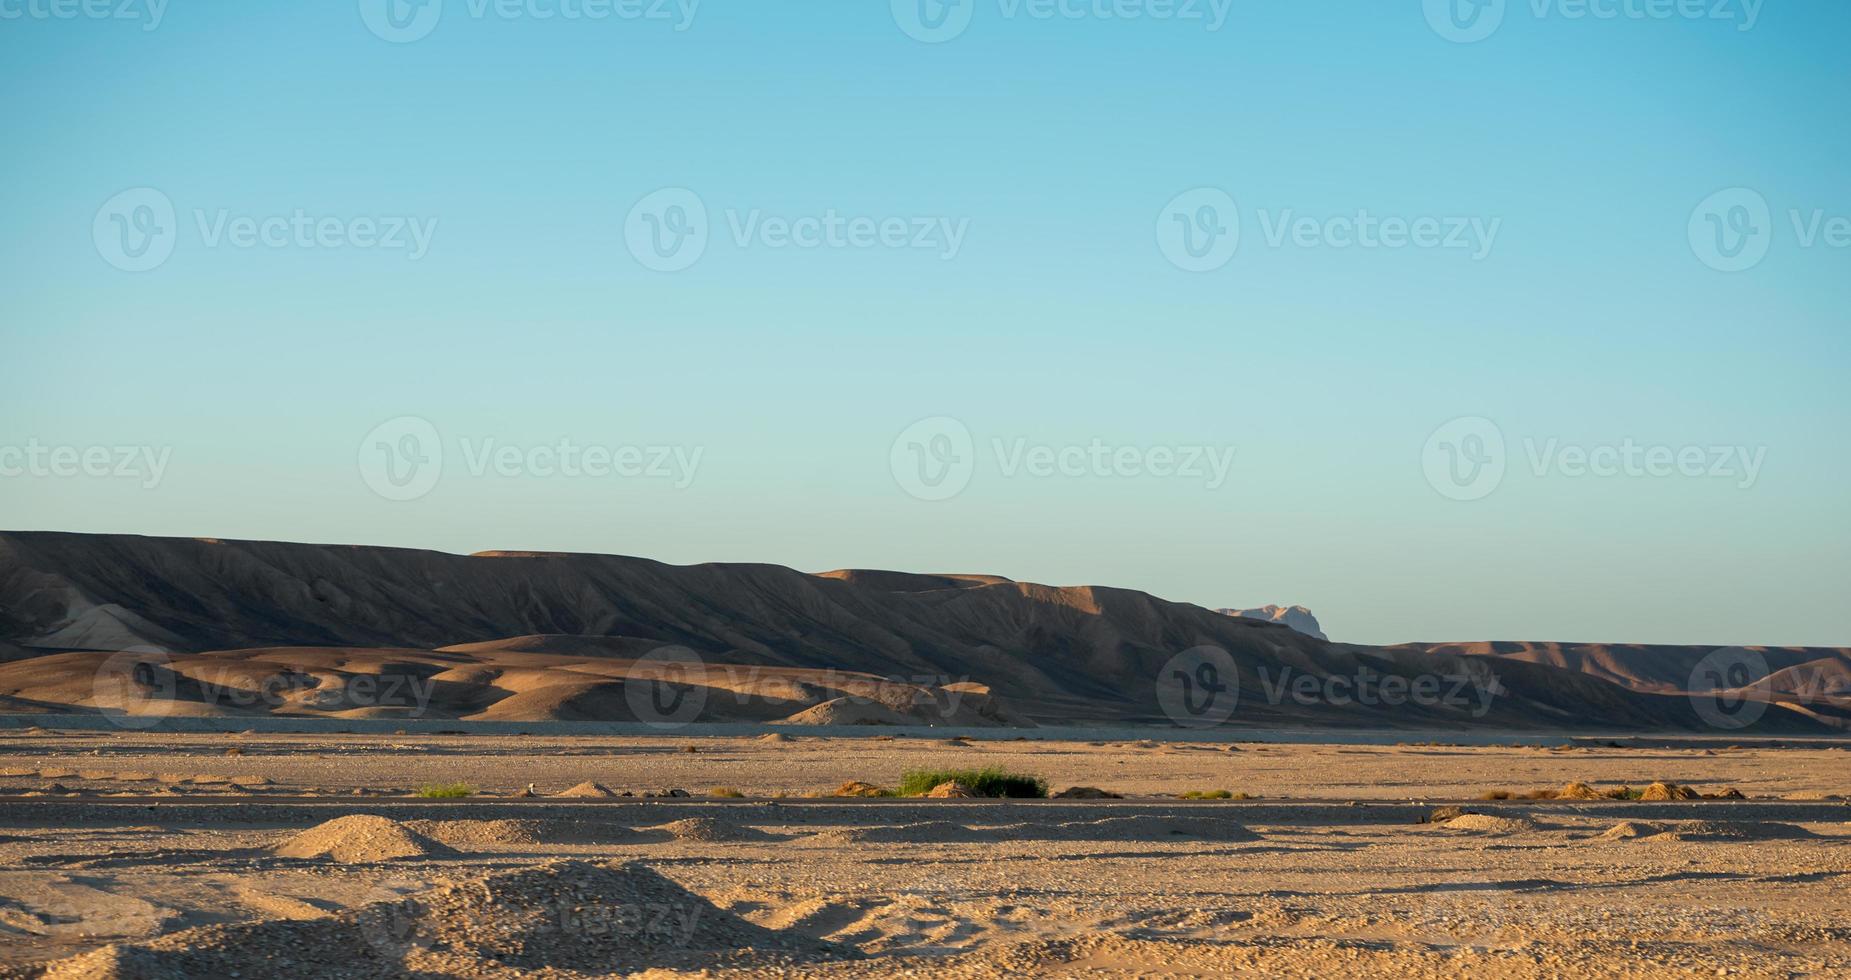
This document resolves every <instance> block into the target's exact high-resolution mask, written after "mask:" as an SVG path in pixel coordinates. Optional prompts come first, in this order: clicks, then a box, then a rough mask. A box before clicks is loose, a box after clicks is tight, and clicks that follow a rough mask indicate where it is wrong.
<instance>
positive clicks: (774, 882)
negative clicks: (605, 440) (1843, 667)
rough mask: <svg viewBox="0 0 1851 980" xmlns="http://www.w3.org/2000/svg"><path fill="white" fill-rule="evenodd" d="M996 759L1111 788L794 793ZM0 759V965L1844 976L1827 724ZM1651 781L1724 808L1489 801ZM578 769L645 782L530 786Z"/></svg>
mask: <svg viewBox="0 0 1851 980" xmlns="http://www.w3.org/2000/svg"><path fill="white" fill-rule="evenodd" d="M689 748H693V749H696V750H697V751H692V752H690V751H687V749H689ZM232 749H235V750H236V752H237V754H233V755H227V754H226V753H227V751H228V750H232ZM992 764H993V765H1000V766H1004V767H1007V768H1011V769H1017V770H1023V771H1027V772H1032V773H1035V774H1037V775H1040V776H1043V777H1045V778H1046V779H1048V780H1049V782H1050V783H1051V784H1052V785H1053V786H1054V787H1055V788H1056V789H1059V788H1062V787H1065V786H1069V785H1075V784H1081V785H1089V786H1098V787H1104V788H1106V789H1109V790H1113V791H1116V792H1119V793H1122V794H1126V798H1124V799H1119V800H1087V801H1078V800H1050V801H965V800H930V801H918V800H840V799H826V798H804V797H803V796H802V795H801V794H803V793H806V792H815V791H819V790H823V789H826V788H829V787H833V786H835V785H837V784H839V783H841V782H843V781H845V780H851V779H859V780H866V781H868V782H872V783H876V784H889V785H891V784H892V783H894V782H895V781H896V780H897V779H898V777H899V775H900V773H901V772H902V771H903V770H906V769H909V768H916V767H939V766H957V767H968V766H972V765H992ZM0 773H3V774H4V775H0V976H10V975H20V976H40V975H44V976H49V977H166V976H174V977H180V976H202V975H215V976H217V975H243V976H263V975H277V976H326V977H340V976H495V977H512V976H523V975H540V976H549V975H550V976H597V975H610V974H614V973H615V974H623V973H636V972H641V971H645V970H650V969H655V970H657V971H659V972H657V973H656V974H655V975H662V976H670V975H684V974H691V973H697V972H699V971H702V970H712V971H715V972H719V973H725V974H728V975H746V976H751V975H764V976H840V977H861V976H901V975H908V974H909V973H910V974H913V975H946V976H965V975H968V976H1015V975H1065V974H1087V975H1097V974H1103V975H1124V976H1147V975H1176V976H1204V975H1225V974H1243V973H1250V974H1260V975H1267V976H1304V977H1311V976H1318V977H1329V976H1382V975H1395V976H1433V977H1438V976H1442V975H1444V976H1449V977H1452V976H1458V975H1461V974H1464V973H1469V974H1470V975H1473V976H1484V977H1501V976H1510V977H1531V976H1642V977H1643V976H1652V977H1664V976H1686V975H1688V976H1698V975H1701V976H1719V975H1721V976H1743V977H1792V976H1821V977H1824V976H1846V975H1851V890H1848V889H1847V888H1846V882H1847V877H1846V876H1847V875H1851V805H1847V804H1846V803H1844V802H1842V801H1840V800H1838V799H1835V798H1834V797H1836V796H1838V795H1840V794H1845V795H1851V752H1848V751H1845V750H1843V749H1841V748H1836V747H1806V748H1773V747H1738V748H1731V747H1729V746H1728V745H1726V744H1695V745H1677V746H1672V747H1650V746H1648V745H1639V746H1633V747H1625V748H1608V747H1605V746H1604V745H1595V746H1577V747H1573V748H1569V749H1540V748H1525V747H1511V748H1449V747H1443V746H1358V745H1289V746H1288V745H1257V744H1251V743H1249V744H1241V745H1237V746H1236V747H1235V749H1234V750H1232V751H1230V750H1228V749H1227V747H1226V746H1222V745H1205V744H1204V745H1192V744H1188V743H1176V744H1162V743H1148V744H1146V743H1135V742H1133V743H1127V742H1111V743H1102V744H1091V743H1085V742H1015V741H1007V740H997V741H987V742H977V743H975V744H972V745H953V744H945V743H944V742H943V741H942V740H933V739H894V740H891V741H884V740H872V739H867V738H858V739H840V738H828V737H805V738H797V739H795V740H760V739H756V738H728V739H674V738H654V739H588V738H538V737H536V738H519V737H471V736H406V737H401V738H393V737H386V738H379V737H355V736H258V735H250V736H238V735H217V736H207V735H175V734H163V735H146V734H120V735H102V734H56V733H45V732H39V733H25V734H17V733H15V734H9V735H6V736H5V737H4V738H3V739H0ZM1654 780H1669V781H1674V782H1678V783H1683V784H1689V785H1694V786H1695V787H1697V788H1698V789H1701V790H1705V791H1715V790H1720V789H1722V788H1723V787H1735V788H1737V789H1739V790H1740V791H1741V792H1742V793H1743V794H1744V795H1745V796H1747V797H1748V799H1746V800H1742V801H1688V802H1665V803H1651V802H1624V801H1611V800H1602V801H1585V802H1566V801H1563V802H1555V801H1549V802H1509V801H1500V802H1484V801H1480V800H1479V799H1478V797H1479V796H1480V795H1482V794H1483V793H1484V792H1485V791H1487V790H1491V789H1507V790H1513V791H1522V790H1528V789H1536V788H1542V787H1555V786H1560V785H1562V784H1564V783H1567V782H1570V781H1582V782H1587V783H1592V784H1595V785H1596V786H1602V787H1605V786H1610V785H1616V784H1621V783H1626V784H1630V785H1633V786H1643V785H1645V784H1647V783H1650V782H1652V781H1654ZM458 781H461V782H467V783H469V784H471V785H472V786H473V787H475V788H476V790H477V794H476V795H475V796H472V797H470V798H467V799H459V800H423V799H413V798H409V796H408V794H409V793H410V792H411V790H412V789H413V788H414V787H417V786H420V785H422V784H426V783H439V782H441V783H448V782H458ZM586 781H593V782H597V783H599V784H602V785H603V786H606V787H609V789H610V790H611V791H612V792H613V793H619V794H621V793H626V792H627V793H631V794H634V795H632V796H630V797H627V798H626V797H623V796H614V797H610V798H547V796H546V794H551V793H556V792H559V791H561V790H564V789H566V788H567V787H570V786H573V785H576V784H580V783H583V782H586ZM529 783H532V784H535V788H536V790H537V791H538V792H539V793H540V794H543V795H542V796H541V797H538V798H531V799H523V798H518V797H515V796H514V795H513V794H514V793H516V792H518V791H520V790H521V789H523V788H524V787H526V786H527V784H529ZM715 787H729V788H733V789H737V790H738V791H740V792H742V793H744V794H746V796H747V798H745V799H730V798H726V799H723V798H716V797H714V796H712V795H710V794H711V790H712V789H713V788H715ZM671 789H680V790H684V791H687V792H688V793H690V794H691V795H690V796H689V797H687V798H646V797H645V794H659V793H663V792H666V791H668V790H671ZM1220 789H1225V790H1230V791H1237V792H1244V793H1248V794H1251V795H1252V796H1254V797H1257V799H1253V800H1245V801H1214V802H1182V801H1178V800H1175V799H1174V798H1173V796H1174V794H1176V793H1180V792H1183V791H1186V790H1205V791H1206V790H1220ZM774 794H787V796H786V797H785V798H783V799H769V798H768V797H771V796H773V795H774ZM1447 801H1453V802H1464V803H1465V805H1466V807H1467V808H1468V809H1471V810H1475V811H1478V814H1477V815H1474V816H1468V817H1462V818H1460V819H1457V820H1453V821H1450V822H1445V823H1420V822H1418V821H1420V820H1421V819H1422V818H1423V817H1425V816H1426V815H1428V814H1429V812H1430V811H1431V810H1432V809H1433V806H1434V805H1435V804H1438V803H1443V802H1447ZM341 818H346V819H344V820H342V822H341V823H339V824H336V825H334V826H333V827H320V826H319V825H322V824H323V823H324V822H326V821H330V820H337V819H341ZM1616 828H1618V829H1617V830H1616Z"/></svg>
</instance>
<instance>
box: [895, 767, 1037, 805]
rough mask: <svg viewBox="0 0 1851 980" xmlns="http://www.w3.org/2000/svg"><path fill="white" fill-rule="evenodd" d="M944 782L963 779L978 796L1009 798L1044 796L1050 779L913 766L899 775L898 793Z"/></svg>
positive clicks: (916, 791)
mask: <svg viewBox="0 0 1851 980" xmlns="http://www.w3.org/2000/svg"><path fill="white" fill-rule="evenodd" d="M942 783H961V784H963V785H965V786H967V787H969V788H970V789H971V791H972V792H974V793H976V794H977V795H978V796H988V797H993V798H1008V799H1045V798H1046V797H1047V795H1048V782H1047V780H1045V779H1040V778H1037V777H1035V776H1027V775H1023V774H1021V773H1013V772H1007V771H1005V770H1002V769H998V768H995V767H985V768H983V769H911V770H908V771H907V772H906V773H904V774H902V775H901V776H900V789H899V795H901V796H924V795H926V794H927V793H929V792H931V791H932V789H933V787H935V786H938V785H940V784H942Z"/></svg>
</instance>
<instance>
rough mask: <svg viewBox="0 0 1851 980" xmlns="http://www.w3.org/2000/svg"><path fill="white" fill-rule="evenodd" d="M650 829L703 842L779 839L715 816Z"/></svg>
mask: <svg viewBox="0 0 1851 980" xmlns="http://www.w3.org/2000/svg"><path fill="white" fill-rule="evenodd" d="M648 829H649V830H660V831H666V832H667V833H668V834H670V835H671V836H673V837H674V838H675V839H676V840H680V841H694V842H696V843H702V844H711V843H728V842H734V841H764V840H777V839H778V838H775V837H773V836H772V835H770V834H767V833H765V832H764V831H762V830H759V829H758V828H757V827H747V826H743V825H741V824H736V823H733V822H732V821H730V820H717V819H715V818H713V817H689V818H687V819H685V820H676V821H673V822H671V823H665V824H663V825H661V826H660V827H650V828H648Z"/></svg>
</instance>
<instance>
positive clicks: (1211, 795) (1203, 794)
mask: <svg viewBox="0 0 1851 980" xmlns="http://www.w3.org/2000/svg"><path fill="white" fill-rule="evenodd" d="M1177 799H1179V800H1251V799H1253V797H1252V796H1251V795H1250V794H1247V793H1234V792H1229V791H1228V790H1225V789H1192V790H1190V791H1189V792H1187V793H1183V794H1181V795H1179V796H1178V797H1177Z"/></svg>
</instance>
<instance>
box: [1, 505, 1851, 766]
mask: <svg viewBox="0 0 1851 980" xmlns="http://www.w3.org/2000/svg"><path fill="white" fill-rule="evenodd" d="M0 643H4V644H9V645H12V646H14V647H18V648H20V655H19V656H17V657H16V658H15V659H12V660H10V661H7V662H0V710H11V711H35V710H38V711H43V710H83V711H111V710H122V709H121V708H120V707H119V705H118V704H116V703H112V699H113V700H114V701H122V700H124V699H126V700H128V701H133V700H134V698H135V697H136V696H139V695H145V694H146V693H147V692H149V691H155V692H160V693H161V695H162V696H163V697H164V698H165V699H166V703H169V704H172V705H175V706H174V707H172V708H171V709H168V710H173V711H177V712H180V713H192V714H206V715H212V714H238V713H260V712H273V713H284V714H330V715H346V716H352V715H381V714H385V715H392V714H414V713H415V714H418V715H420V716H425V717H454V718H482V719H505V720H542V719H548V718H557V719H582V720H612V721H625V720H644V721H648V720H651V719H652V718H657V717H664V716H671V715H672V716H673V717H674V718H675V719H676V720H703V721H715V720H751V721H775V720H782V719H787V718H788V719H791V720H792V721H793V722H795V723H804V722H809V723H844V722H855V721H859V722H863V723H882V722H885V723H892V722H893V721H894V720H895V718H894V716H896V715H897V716H898V717H899V718H900V719H901V720H907V721H912V722H915V723H936V724H956V725H965V724H1019V723H1028V722H1039V723H1075V722H1115V723H1150V724H1170V723H1171V722H1172V721H1173V720H1176V712H1175V709H1174V705H1173V703H1168V710H1166V702H1165V701H1163V700H1162V699H1161V698H1160V691H1159V685H1160V682H1162V681H1164V680H1165V679H1166V677H1176V678H1178V679H1179V680H1180V681H1181V682H1182V683H1183V684H1184V685H1189V684H1192V683H1194V682H1196V681H1198V680H1200V681H1202V682H1203V683H1204V684H1205V685H1214V686H1216V687H1217V688H1219V689H1222V690H1225V691H1226V692H1227V693H1228V697H1229V698H1230V701H1228V702H1222V703H1223V704H1232V703H1234V702H1233V701H1232V699H1233V698H1235V697H1237V699H1238V700H1237V707H1235V708H1234V709H1233V710H1232V711H1231V712H1230V713H1229V716H1228V719H1227V720H1228V722H1229V723H1234V724H1245V725H1335V726H1344V727H1410V728H1453V727H1459V728H1462V727H1469V726H1474V725H1485V726H1502V727H1521V728H1533V727H1547V728H1558V727H1569V728H1598V729H1609V730H1612V729H1623V728H1651V729H1681V730H1702V729H1703V728H1704V725H1705V722H1704V719H1703V717H1702V716H1701V715H1700V714H1698V713H1697V712H1696V711H1695V710H1694V709H1693V705H1692V701H1691V699H1690V698H1687V697H1684V696H1682V694H1681V692H1679V691H1677V690H1674V689H1670V688H1664V689H1644V688H1641V687H1636V686H1629V685H1627V684H1623V683H1616V682H1615V679H1614V678H1612V677H1607V676H1602V675H1600V674H1598V673H1596V672H1595V671H1593V670H1591V669H1586V668H1584V667H1583V666H1580V665H1570V664H1568V663H1566V662H1564V663H1551V662H1544V661H1543V660H1541V659H1526V658H1525V657H1522V656H1504V655H1502V654H1490V655H1488V654H1487V653H1484V652H1481V651H1477V650H1470V649H1459V650H1454V649H1443V648H1433V649H1425V648H1416V647H1399V648H1374V647H1364V646H1356V645H1348V644H1330V643H1325V642H1322V641H1320V640H1318V639H1316V638H1314V637H1311V636H1307V635H1305V634H1303V633H1300V632H1298V631H1296V630H1293V629H1290V628H1288V627H1286V626H1283V625H1279V624H1277V623H1273V622H1270V621H1262V620H1257V619H1247V618H1240V617H1235V616H1228V615H1223V614H1221V613H1218V612H1214V611H1211V610H1208V609H1204V608H1202V607H1199V606H1194V605H1188V604H1184V603H1174V602H1167V601H1165V600H1162V599H1159V598H1157V597H1155V596H1151V595H1148V594H1146V593H1142V592H1136V591H1132V590H1126V589H1113V588H1105V587H1100V586H1075V587H1064V588H1062V587H1052V586H1045V585H1036V584H1031V583H1025V582H1014V581H1010V580H1008V579H1004V578H1000V577H996V576H985V575H922V574H911V573H903V572H885V571H870V570H842V571H835V572H827V573H823V574H806V573H803V572H799V571H795V570H793V569H789V568H784V567H780V566H776V565H759V564H706V565H691V566H676V565H668V564H664V563H661V562H656V561H650V560H647V559H641V558H626V557H619V556H611V555H579V554H549V553H534V552H488V553H483V554H478V555H469V556H464V555H453V554H445V553H440V552H431V551H416V550H407V549H397V548H376V547H357V546H333V545H312V544H286V543H277V542H258V541H220V540H200V539H183V538H147V537H135V536H126V535H84V534H65V533H53V532H6V533H0ZM1205 648H1211V649H1213V650H1215V651H1218V652H1217V653H1216V656H1217V657H1218V658H1220V659H1219V660H1218V663H1221V664H1223V665H1225V668H1226V671H1227V674H1221V673H1216V672H1212V671H1211V672H1209V673H1206V674H1204V673H1202V672H1201V667H1200V664H1199V662H1198V660H1187V658H1188V657H1190V656H1193V655H1192V654H1190V653H1188V651H1192V650H1194V651H1198V652H1199V651H1200V650H1202V649H1205ZM115 651H130V652H129V653H127V654H117V655H115V656H113V657H112V656H111V654H112V653H114V652H115ZM1179 655H1183V656H1184V658H1185V660H1186V661H1187V662H1186V663H1185V666H1186V667H1187V668H1188V669H1187V670H1183V669H1181V668H1179V667H1178V666H1177V665H1178V663H1179V661H1178V660H1177V659H1175V658H1177V657H1178V656H1179ZM1837 655H1839V656H1842V652H1838V653H1837ZM1776 669H1779V668H1776ZM1230 675H1231V676H1230ZM1671 676H1673V677H1674V676H1675V671H1673V672H1672V674H1671ZM1385 677H1392V678H1395V680H1392V681H1389V682H1387V683H1388V685H1389V687H1388V688H1387V689H1388V690H1390V691H1391V692H1398V696H1397V695H1396V694H1394V693H1391V694H1390V696H1388V697H1372V696H1369V693H1368V685H1370V684H1372V683H1373V684H1377V685H1380V684H1382V683H1383V681H1382V679H1383V678H1385ZM99 678H104V679H105V680H107V683H100V682H99ZM1359 679H1360V680H1359ZM1359 684H1360V685H1361V686H1362V689H1361V690H1359V689H1358V685H1359ZM387 688H392V689H394V690H398V691H404V690H406V689H412V690H414V691H416V692H421V694H420V697H421V700H418V701H417V702H416V703H410V704H408V703H406V702H404V701H403V700H402V699H401V700H396V701H395V700H391V699H388V698H385V697H383V696H382V693H381V692H382V691H384V690H386V689H387ZM1205 689H1207V688H1206V687H1204V688H1202V689H1199V690H1193V691H1190V692H1185V693H1189V694H1191V696H1199V695H1200V693H1201V690H1205ZM1411 691H1413V692H1421V693H1419V694H1415V695H1412V696H1410V693H1409V692H1411ZM1172 693H1173V692H1172ZM845 698H846V699H848V700H846V701H845V700H843V699H845ZM690 703H694V704H696V708H695V710H694V712H693V713H692V714H686V712H687V711H688V709H687V707H686V705H688V704H690ZM877 708H878V709H880V710H877ZM890 712H891V714H890ZM684 715H685V717H684ZM1843 717H1844V713H1842V712H1839V711H1837V710H1836V708H1829V707H1828V710H1826V711H1824V712H1820V711H1818V710H1817V709H1816V706H1815V707H1814V708H1811V709H1808V710H1797V709H1794V708H1790V707H1787V706H1783V705H1773V706H1771V707H1770V708H1769V710H1767V711H1766V712H1765V714H1764V715H1763V716H1762V717H1760V718H1759V719H1758V722H1757V724H1758V726H1759V727H1760V728H1763V729H1768V730H1796V731H1814V730H1820V729H1822V728H1829V727H1834V726H1837V725H1838V724H1840V719H1842V718H1843Z"/></svg>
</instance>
